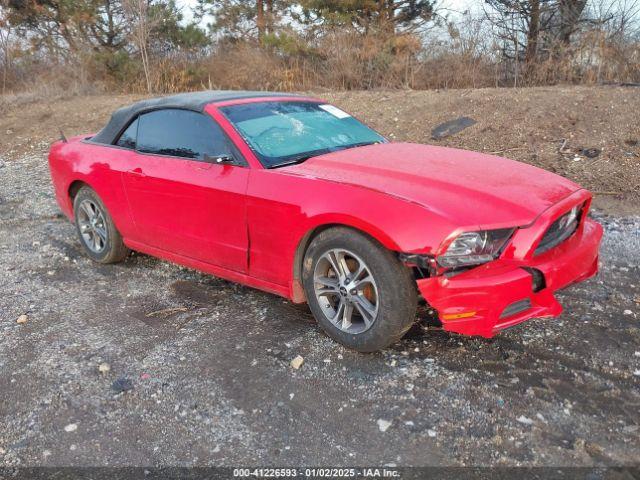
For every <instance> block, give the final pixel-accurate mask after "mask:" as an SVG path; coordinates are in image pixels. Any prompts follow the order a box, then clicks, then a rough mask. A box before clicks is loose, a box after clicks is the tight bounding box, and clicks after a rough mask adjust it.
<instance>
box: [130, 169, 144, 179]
mask: <svg viewBox="0 0 640 480" xmlns="http://www.w3.org/2000/svg"><path fill="white" fill-rule="evenodd" d="M127 173H130V174H131V175H134V176H136V177H146V175H145V174H144V172H143V171H142V169H141V168H134V169H133V170H129V171H127Z"/></svg>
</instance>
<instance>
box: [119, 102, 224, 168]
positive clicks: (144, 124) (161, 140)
mask: <svg viewBox="0 0 640 480" xmlns="http://www.w3.org/2000/svg"><path fill="white" fill-rule="evenodd" d="M138 123H139V125H138V135H137V142H136V149H137V150H138V151H139V152H144V153H153V154H156V155H169V156H173V157H182V158H191V159H195V160H206V159H207V157H212V158H215V157H219V156H221V155H231V149H230V145H229V141H228V140H227V138H226V136H225V135H224V133H223V132H222V129H221V128H220V127H219V126H218V124H216V123H215V122H214V121H213V119H211V118H209V117H208V116H206V115H203V114H200V113H197V112H192V111H189V110H179V109H164V110H156V111H154V112H149V113H145V114H142V115H140V117H139V121H138ZM125 133H126V132H125Z"/></svg>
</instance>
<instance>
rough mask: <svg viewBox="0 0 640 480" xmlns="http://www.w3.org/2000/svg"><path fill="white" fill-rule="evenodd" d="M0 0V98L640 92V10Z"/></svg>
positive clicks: (489, 1) (551, 2)
mask: <svg viewBox="0 0 640 480" xmlns="http://www.w3.org/2000/svg"><path fill="white" fill-rule="evenodd" d="M447 1H448V0H301V1H292V0H198V2H197V4H196V5H195V6H194V7H193V9H192V11H190V12H186V13H188V14H189V15H188V17H189V19H190V20H189V21H186V20H185V15H184V13H185V12H184V6H183V7H182V9H181V8H179V6H178V5H177V4H176V3H175V1H174V0H0V60H1V63H0V65H1V67H2V91H3V92H7V91H19V90H24V89H29V88H35V87H40V88H45V87H46V88H53V87H52V85H53V86H59V88H63V89H65V90H70V89H81V90H89V91H93V90H115V91H128V92H129V91H139V92H143V91H144V92H172V91H180V90H188V89H198V88H269V89H279V90H301V89H312V88H322V87H326V88H341V89H342V88H379V87H386V88H459V87H481V86H507V85H509V86H511V85H541V84H553V83H558V82H569V83H598V82H600V83H602V82H639V81H640V46H639V45H640V28H639V23H640V0H477V2H469V5H470V7H471V8H470V9H469V10H468V11H462V12H461V11H454V10H453V9H452V8H451V6H450V5H448V4H447Z"/></svg>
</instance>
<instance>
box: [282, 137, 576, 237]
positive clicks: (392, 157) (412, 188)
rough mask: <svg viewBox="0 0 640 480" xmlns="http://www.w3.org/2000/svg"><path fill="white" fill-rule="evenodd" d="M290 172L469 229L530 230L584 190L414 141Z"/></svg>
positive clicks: (514, 165)
mask: <svg viewBox="0 0 640 480" xmlns="http://www.w3.org/2000/svg"><path fill="white" fill-rule="evenodd" d="M282 170H285V171H286V172H287V173H289V174H294V175H303V176H306V177H313V178H318V179H323V180H328V181H334V182H339V183H344V184H351V185H356V186H360V187H364V188H367V189H373V190H376V191H378V192H382V193H385V194H388V195H392V196H395V197H399V198H402V199H404V200H407V201H410V202H414V203H418V204H420V205H422V206H423V207H425V208H427V209H429V210H431V211H433V212H434V213H436V214H438V215H440V216H441V217H443V218H446V219H448V220H450V221H451V222H452V223H453V224H455V225H458V226H461V227H462V226H465V227H475V226H477V227H478V228H500V227H503V226H524V225H527V224H529V223H531V222H532V221H533V220H534V219H535V218H536V217H537V216H538V215H540V213H542V212H543V211H544V210H546V209H547V208H548V207H550V206H551V205H553V204H555V203H557V202H559V201H560V200H562V199H564V198H566V197H567V196H569V195H570V194H571V193H573V192H575V191H576V190H579V189H580V186H579V185H577V184H575V183H573V182H571V181H570V180H567V179H565V178H563V177H560V176H558V175H555V174H553V173H550V172H547V171H546V170H542V169H540V168H536V167H533V166H531V165H527V164H524V163H520V162H516V161H514V160H509V159H506V158H501V157H496V156H492V155H486V154H482V153H477V152H472V151H468V150H459V149H454V148H445V147H436V146H429V145H421V144H411V143H385V144H377V145H369V146H365V147H358V148H352V149H348V150H341V151H337V152H332V153H328V154H325V155H321V156H317V157H313V158H310V159H309V160H307V161H306V162H304V163H301V164H299V165H291V166H288V167H284V168H283V169H282Z"/></svg>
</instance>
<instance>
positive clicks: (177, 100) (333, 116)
mask: <svg viewBox="0 0 640 480" xmlns="http://www.w3.org/2000/svg"><path fill="white" fill-rule="evenodd" d="M49 164H50V168H51V176H52V179H53V184H54V187H55V193H56V197H57V200H58V202H59V204H60V207H61V208H62V210H63V212H64V213H65V214H66V215H67V216H68V217H69V218H70V219H71V220H72V221H74V222H75V224H76V226H77V231H78V235H79V237H80V241H81V243H82V245H83V246H84V248H85V250H86V253H87V255H89V256H90V257H91V258H92V259H93V260H95V261H97V262H101V263H111V262H117V261H121V260H123V259H124V258H125V257H126V256H127V254H128V253H129V249H132V250H136V251H139V252H144V253H147V254H149V255H153V256H156V257H160V258H164V259H167V260H170V261H173V262H176V263H179V264H182V265H186V266H189V267H193V268H195V269H198V270H201V271H204V272H208V273H211V274H214V275H217V276H219V277H223V278H226V279H229V280H233V281H236V282H240V283H243V284H245V285H249V286H252V287H255V288H259V289H262V290H265V291H268V292H272V293H275V294H278V295H282V296H284V297H286V298H289V299H291V300H292V301H294V302H305V301H306V302H308V304H309V307H310V308H311V311H312V312H313V315H314V316H315V318H316V319H317V321H318V323H319V324H320V326H321V327H322V329H323V330H324V331H325V332H326V333H327V334H328V335H329V336H330V337H332V338H333V339H335V340H336V341H338V342H340V343H342V344H344V345H346V346H348V347H351V348H353V349H356V350H359V351H374V350H378V349H380V348H383V347H386V346H387V345H389V344H391V343H392V342H394V341H396V340H398V339H400V338H401V337H402V336H403V334H404V333H405V332H406V331H407V330H408V329H409V328H410V327H411V325H412V324H413V323H414V321H415V318H416V309H417V304H418V302H419V301H421V299H420V297H422V299H424V301H426V302H427V303H428V304H429V305H430V306H431V307H432V308H433V309H434V310H435V311H436V312H437V314H438V319H439V321H440V322H441V323H442V327H443V328H444V329H445V330H448V331H451V332H458V333H462V334H469V335H481V336H484V337H491V336H493V335H495V334H496V333H497V332H499V331H500V330H502V329H504V328H506V327H510V326H512V325H515V324H518V323H520V322H522V321H524V320H527V319H529V318H532V317H553V316H557V315H559V314H560V312H561V310H562V307H561V306H560V304H559V303H558V302H557V300H556V299H555V298H554V292H556V291H557V290H558V289H561V288H563V287H566V286H567V285H570V284H572V283H575V282H579V281H581V280H584V279H586V278H589V277H591V276H592V275H594V274H595V273H596V272H597V270H598V247H599V243H600V239H601V237H602V228H601V226H600V225H598V224H597V223H596V222H594V221H593V220H591V219H589V218H588V216H587V213H588V211H589V206H590V203H591V194H590V193H589V192H588V191H586V190H584V189H583V188H581V187H580V186H578V185H576V184H575V183H573V182H571V181H569V180H566V179H564V178H562V177H560V176H558V175H554V174H552V173H549V172H547V171H545V170H541V169H539V168H535V167H532V166H529V165H526V164H523V163H519V162H515V161H512V160H507V159H504V158H499V157H494V156H490V155H484V154H480V153H474V152H469V151H464V150H456V149H451V148H442V147H436V146H428V145H417V144H409V143H393V142H389V141H387V140H386V139H385V138H384V137H383V136H382V135H380V134H378V133H376V132H375V131H373V130H372V129H370V128H369V127H367V126H365V125H364V124H362V123H361V122H359V121H358V120H356V119H355V118H354V117H352V116H351V115H349V114H348V113H346V112H344V111H342V110H340V109H339V108H337V107H335V106H332V105H329V104H327V103H326V102H324V101H322V100H319V99H316V98H310V97H305V96H298V95H291V94H282V93H265V92H233V91H218V92H198V93H188V94H180V95H175V96H170V97H164V98H159V99H153V100H145V101H142V102H138V103H136V104H134V105H131V106H129V107H125V108H122V109H120V110H118V111H116V112H115V113H114V114H113V116H112V117H111V120H110V121H109V123H108V124H107V125H106V126H105V127H104V128H103V129H102V130H101V131H100V132H98V133H97V134H95V135H90V136H89V135H83V136H79V137H75V138H70V139H68V140H67V139H64V138H63V139H62V140H61V141H59V142H56V143H55V144H54V145H53V146H52V147H51V152H50V155H49Z"/></svg>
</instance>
